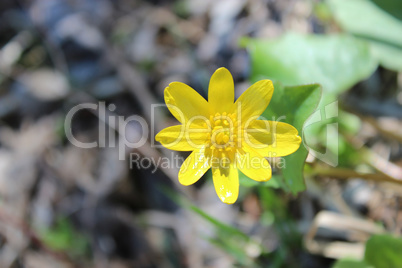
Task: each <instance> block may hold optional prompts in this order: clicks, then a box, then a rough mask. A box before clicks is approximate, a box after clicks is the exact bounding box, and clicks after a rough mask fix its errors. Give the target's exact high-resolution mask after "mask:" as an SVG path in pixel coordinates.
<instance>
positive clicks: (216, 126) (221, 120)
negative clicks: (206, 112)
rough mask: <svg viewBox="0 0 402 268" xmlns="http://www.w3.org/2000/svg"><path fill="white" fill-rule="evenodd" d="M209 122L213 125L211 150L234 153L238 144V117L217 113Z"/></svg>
mask: <svg viewBox="0 0 402 268" xmlns="http://www.w3.org/2000/svg"><path fill="white" fill-rule="evenodd" d="M209 121H210V123H211V133H210V143H209V145H210V148H211V149H212V150H218V151H220V152H223V151H233V150H234V149H235V147H236V143H237V127H238V122H237V118H236V115H235V114H228V113H222V114H220V113H216V114H215V115H214V116H213V115H211V116H210V118H209Z"/></svg>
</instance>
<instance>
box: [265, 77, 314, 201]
mask: <svg viewBox="0 0 402 268" xmlns="http://www.w3.org/2000/svg"><path fill="white" fill-rule="evenodd" d="M320 97H321V87H320V85H318V84H311V85H304V86H294V87H283V86H282V85H281V84H279V83H275V90H274V94H273V96H272V99H271V102H270V104H269V105H268V108H267V109H266V110H265V112H264V113H263V116H264V117H265V118H266V119H268V120H274V121H277V120H281V119H283V120H281V121H283V122H285V123H288V124H291V125H292V126H294V127H295V128H296V129H297V130H298V131H299V135H301V136H302V133H303V125H304V122H305V121H306V120H307V118H308V117H309V116H310V115H311V114H312V113H313V112H314V110H315V108H316V107H317V105H318V103H319V101H320ZM307 153H308V152H307V149H306V148H305V147H304V145H303V143H302V144H301V145H300V148H299V149H298V150H297V151H296V152H295V153H293V154H291V155H289V156H285V157H284V159H285V164H284V168H282V175H283V177H284V180H285V183H286V185H287V186H288V187H289V189H290V190H291V192H292V193H293V194H296V193H298V192H300V191H303V190H305V188H306V187H305V184H304V179H303V168H304V161H305V160H306V157H307Z"/></svg>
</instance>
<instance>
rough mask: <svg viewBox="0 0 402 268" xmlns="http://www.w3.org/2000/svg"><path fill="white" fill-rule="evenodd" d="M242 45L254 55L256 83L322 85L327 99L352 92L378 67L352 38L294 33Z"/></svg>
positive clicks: (246, 40) (242, 42)
mask: <svg viewBox="0 0 402 268" xmlns="http://www.w3.org/2000/svg"><path fill="white" fill-rule="evenodd" d="M241 45H242V46H245V47H247V49H248V51H249V52H250V54H251V60H252V80H254V81H256V80H259V79H261V78H270V79H272V80H277V81H280V82H282V83H283V84H284V85H300V84H310V83H319V84H321V85H322V88H323V91H324V93H325V94H324V97H325V98H327V97H326V96H327V95H328V94H330V95H332V96H333V95H335V94H339V93H340V92H342V91H345V90H347V89H349V88H350V87H351V86H353V85H354V84H356V83H357V82H359V81H360V80H362V79H365V78H367V77H368V76H370V75H371V74H372V73H373V72H374V70H375V69H376V67H377V62H376V61H375V60H373V59H372V57H371V54H370V50H369V46H368V45H367V43H366V42H364V41H361V40H358V39H357V38H354V37H352V36H348V35H327V36H324V35H322V36H321V35H300V34H295V33H290V34H286V35H284V36H283V37H281V38H279V39H275V40H260V39H242V40H241ZM332 99H334V98H332ZM327 103H328V102H327Z"/></svg>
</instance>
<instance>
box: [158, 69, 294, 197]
mask: <svg viewBox="0 0 402 268" xmlns="http://www.w3.org/2000/svg"><path fill="white" fill-rule="evenodd" d="M273 92H274V87H273V84H272V82H271V81H270V80H261V81H258V82H256V83H255V84H253V85H252V86H251V87H249V88H248V89H247V90H246V91H245V92H244V93H243V94H242V95H241V96H240V97H239V98H238V99H237V100H236V102H234V83H233V78H232V75H231V74H230V72H229V71H228V70H227V69H225V68H219V69H218V70H216V71H215V73H214V74H213V75H212V77H211V80H210V82H209V88H208V101H206V100H205V99H204V98H203V97H202V96H200V95H199V94H198V93H197V92H196V91H195V90H193V89H192V88H191V87H189V86H187V85H186V84H183V83H180V82H173V83H171V84H169V86H168V87H167V88H166V89H165V102H166V104H167V107H168V108H169V110H170V112H171V113H172V114H173V115H174V116H175V117H176V119H177V120H179V122H180V123H181V125H177V126H171V127H168V128H165V129H163V130H162V131H161V132H159V133H158V134H157V135H156V140H157V141H159V142H160V143H161V144H162V145H163V146H165V147H166V148H168V149H172V150H177V151H192V153H191V154H190V156H188V158H187V159H186V160H185V161H184V163H183V165H182V166H181V168H180V171H179V182H180V183H181V184H183V185H191V184H193V183H195V182H196V181H198V180H199V179H200V178H201V177H202V175H204V174H205V172H206V171H207V170H208V169H209V168H212V178H213V182H214V186H215V190H216V193H217V194H218V196H219V198H220V199H221V200H222V202H225V203H227V204H233V203H234V202H235V201H236V200H237V197H238V194H239V174H238V169H239V170H240V171H241V172H243V173H244V174H245V175H246V176H248V177H249V178H251V179H253V180H256V181H268V180H269V179H270V178H271V175H272V171H271V167H270V165H269V163H268V161H267V160H266V159H265V158H264V157H279V156H285V155H288V154H291V153H293V152H295V151H296V150H297V149H298V148H299V146H300V142H301V138H300V137H299V136H298V132H297V130H296V129H295V128H294V127H293V126H291V125H289V124H286V123H282V122H276V121H268V120H259V119H258V117H259V116H260V115H261V114H262V113H263V112H264V110H265V109H266V108H267V106H268V104H269V102H270V100H271V97H272V93H273Z"/></svg>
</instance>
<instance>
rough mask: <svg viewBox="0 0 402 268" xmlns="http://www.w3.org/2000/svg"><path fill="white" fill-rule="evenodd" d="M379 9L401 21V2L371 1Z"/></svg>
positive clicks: (395, 0) (388, 0) (389, 0)
mask: <svg viewBox="0 0 402 268" xmlns="http://www.w3.org/2000/svg"><path fill="white" fill-rule="evenodd" d="M372 2H373V3H375V4H376V5H377V6H378V7H379V8H381V9H382V10H384V11H385V12H387V13H389V14H391V15H392V16H394V17H395V18H397V19H399V20H402V1H400V0H372Z"/></svg>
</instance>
